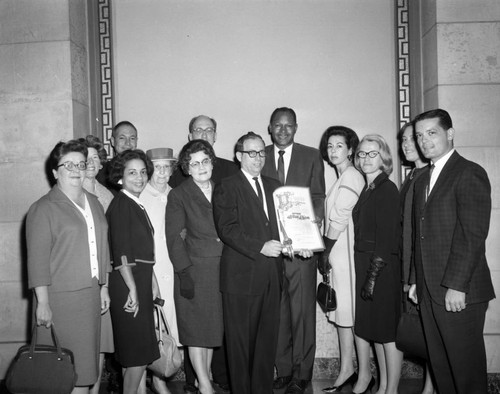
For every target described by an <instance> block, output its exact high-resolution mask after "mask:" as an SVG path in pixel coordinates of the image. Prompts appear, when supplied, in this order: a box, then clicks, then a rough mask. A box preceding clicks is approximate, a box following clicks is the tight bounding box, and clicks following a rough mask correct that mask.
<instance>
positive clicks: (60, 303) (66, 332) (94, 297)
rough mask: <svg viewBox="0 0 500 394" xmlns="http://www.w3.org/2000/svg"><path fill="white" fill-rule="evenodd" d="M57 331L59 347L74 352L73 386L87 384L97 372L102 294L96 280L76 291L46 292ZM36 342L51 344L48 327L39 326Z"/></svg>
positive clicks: (88, 384) (93, 379)
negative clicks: (76, 376) (74, 379)
mask: <svg viewBox="0 0 500 394" xmlns="http://www.w3.org/2000/svg"><path fill="white" fill-rule="evenodd" d="M49 304H50V309H51V310H52V320H53V322H54V327H55V329H56V334H57V337H58V339H59V342H60V344H61V346H62V347H64V348H67V349H69V350H71V351H72V352H73V355H74V357H75V370H76V373H77V375H78V379H77V381H76V386H90V385H93V384H94V383H95V382H96V381H97V376H98V372H99V342H100V331H101V296H100V290H99V284H98V282H97V279H94V280H92V287H87V288H85V289H81V290H76V291H64V292H57V293H51V292H49ZM37 335H38V343H40V344H50V345H52V344H53V342H52V337H51V330H50V329H47V328H46V327H45V326H40V327H38V332H37Z"/></svg>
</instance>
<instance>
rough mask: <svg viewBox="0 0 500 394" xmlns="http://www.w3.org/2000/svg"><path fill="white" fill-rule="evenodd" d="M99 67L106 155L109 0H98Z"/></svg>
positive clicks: (110, 61) (110, 125) (109, 126)
mask: <svg viewBox="0 0 500 394" xmlns="http://www.w3.org/2000/svg"><path fill="white" fill-rule="evenodd" d="M98 18H99V69H100V86H101V113H102V117H101V119H102V136H103V139H102V140H103V142H104V146H105V148H106V151H107V152H108V157H110V156H111V154H112V149H111V145H110V143H109V139H110V137H111V131H112V129H113V124H114V117H113V56H112V51H111V47H112V45H111V43H112V39H111V0H98Z"/></svg>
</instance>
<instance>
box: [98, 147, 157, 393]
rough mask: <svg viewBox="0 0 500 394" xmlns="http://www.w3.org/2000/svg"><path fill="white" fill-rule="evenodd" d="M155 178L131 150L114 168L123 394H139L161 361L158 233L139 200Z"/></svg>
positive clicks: (115, 287) (112, 227)
mask: <svg viewBox="0 0 500 394" xmlns="http://www.w3.org/2000/svg"><path fill="white" fill-rule="evenodd" d="M152 173H153V165H152V163H151V161H150V160H149V159H148V158H147V156H146V154H145V153H144V152H143V151H140V150H127V151H125V152H122V153H121V154H119V155H118V156H117V157H116V158H115V159H114V160H113V161H112V164H111V173H110V181H111V182H114V183H120V184H121V185H122V189H121V191H120V192H119V193H118V195H117V196H116V197H115V198H114V199H113V201H112V202H111V204H110V206H109V208H108V211H107V213H106V216H107V218H108V223H109V240H110V247H111V258H112V261H113V271H112V272H111V274H110V275H109V294H110V297H111V318H112V321H113V334H114V338H115V355H116V358H117V360H118V362H119V363H120V364H121V365H122V367H123V368H124V372H123V392H124V394H135V393H137V389H138V387H139V383H140V380H141V377H142V375H143V373H144V370H145V369H146V366H147V365H148V364H150V363H151V362H153V361H154V360H156V359H157V358H159V357H160V353H159V350H158V345H157V342H156V334H155V328H154V319H153V299H154V298H155V297H156V295H158V285H157V282H156V278H155V276H154V272H153V264H154V239H153V229H152V226H151V223H150V221H149V218H148V216H147V214H146V211H145V209H144V207H143V206H142V204H141V202H140V201H139V195H140V194H141V192H142V190H143V189H144V188H145V187H146V184H147V182H148V179H149V178H150V177H151V174H152Z"/></svg>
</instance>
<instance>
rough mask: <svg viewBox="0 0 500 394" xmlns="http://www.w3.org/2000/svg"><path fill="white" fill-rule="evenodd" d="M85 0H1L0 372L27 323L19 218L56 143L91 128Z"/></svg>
mask: <svg viewBox="0 0 500 394" xmlns="http://www.w3.org/2000/svg"><path fill="white" fill-rule="evenodd" d="M86 15H87V13H86V0H44V1H33V0H31V1H30V0H2V1H1V2H0V59H1V62H0V190H1V192H0V193H1V199H0V251H1V253H0V300H1V302H0V380H1V379H3V378H4V375H5V372H6V369H7V368H8V365H9V363H10V360H11V359H12V357H13V355H14V354H15V352H16V350H17V348H18V347H19V346H21V345H22V344H24V343H26V341H27V339H28V337H29V333H30V331H31V327H30V324H31V318H30V314H31V310H30V298H31V292H30V291H29V290H28V288H27V277H26V258H25V257H26V253H25V250H24V249H25V248H24V220H25V216H26V213H27V210H28V208H29V206H30V205H31V204H32V203H33V202H34V201H35V200H37V199H38V198H39V197H41V196H42V195H43V194H45V193H46V192H47V191H48V190H49V184H48V181H47V176H46V172H45V162H46V159H47V157H48V154H49V153H50V151H51V150H52V148H53V147H54V145H55V144H56V143H57V142H58V141H60V140H68V139H71V138H73V137H80V136H84V135H87V134H89V86H88V85H89V84H88V65H87V63H88V55H87V17H86Z"/></svg>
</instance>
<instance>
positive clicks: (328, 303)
mask: <svg viewBox="0 0 500 394" xmlns="http://www.w3.org/2000/svg"><path fill="white" fill-rule="evenodd" d="M316 300H317V301H318V304H319V306H320V307H321V309H323V312H325V313H327V312H333V311H334V310H335V309H337V294H336V293H335V289H334V288H333V287H332V286H330V278H329V277H328V274H323V282H321V283H320V284H319V285H318V291H317V292H316Z"/></svg>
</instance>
